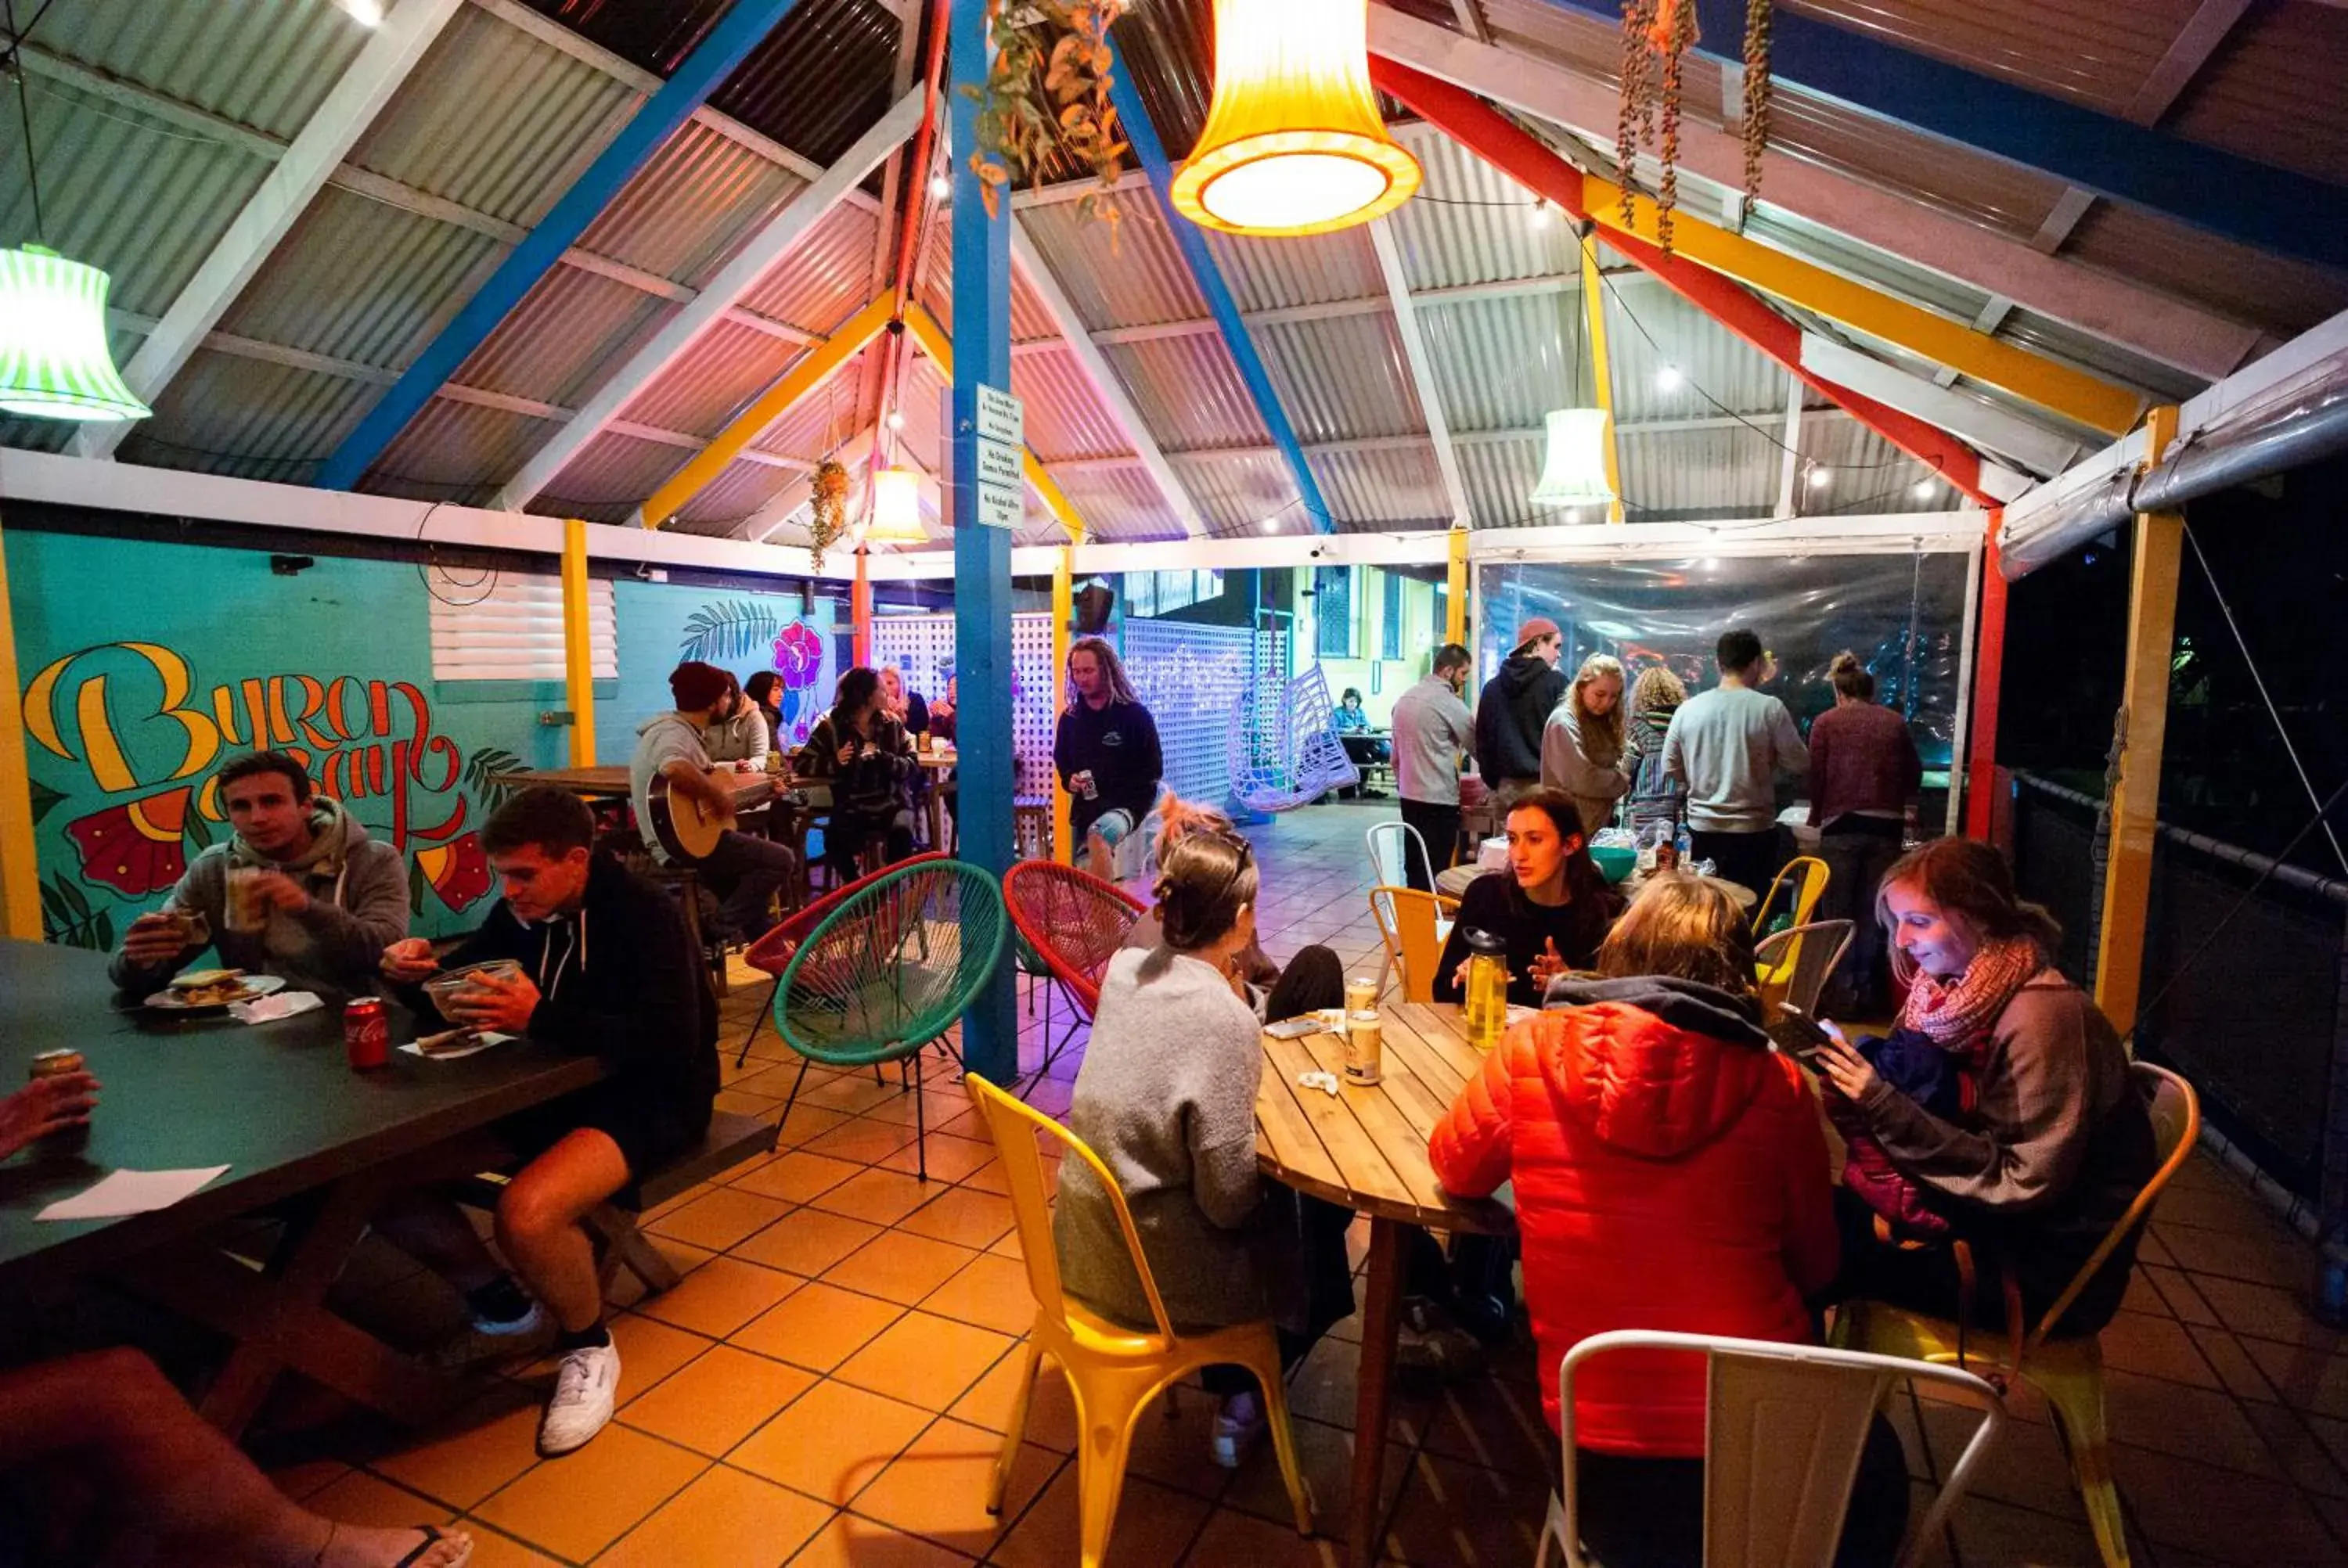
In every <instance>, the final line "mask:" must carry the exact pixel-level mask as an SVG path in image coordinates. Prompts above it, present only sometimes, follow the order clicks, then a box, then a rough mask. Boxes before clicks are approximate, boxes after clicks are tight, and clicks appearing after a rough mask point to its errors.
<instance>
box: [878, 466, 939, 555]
mask: <svg viewBox="0 0 2348 1568" xmlns="http://www.w3.org/2000/svg"><path fill="white" fill-rule="evenodd" d="M864 542H865V543H867V544H873V545H925V544H927V543H929V542H930V534H929V530H928V529H927V528H923V527H922V477H921V476H920V475H919V474H916V473H915V472H913V470H912V469H911V468H883V469H881V470H880V472H879V473H877V474H875V475H873V476H872V521H871V522H870V524H868V525H867V526H866V528H865V530H864Z"/></svg>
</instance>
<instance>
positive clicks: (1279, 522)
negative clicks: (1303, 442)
mask: <svg viewBox="0 0 2348 1568" xmlns="http://www.w3.org/2000/svg"><path fill="white" fill-rule="evenodd" d="M1167 461H1168V462H1169V463H1171V464H1172V465H1173V467H1174V472H1175V474H1176V476H1177V477H1179V478H1180V479H1181V481H1182V487H1183V488H1184V489H1186V490H1188V491H1189V492H1190V498H1191V499H1192V500H1194V501H1196V502H1197V503H1198V506H1199V511H1200V515H1201V516H1202V517H1204V518H1206V520H1207V528H1208V531H1209V532H1210V533H1213V534H1217V535H1222V536H1230V535H1236V534H1261V533H1264V532H1272V533H1291V534H1302V533H1310V532H1312V531H1313V524H1312V520H1311V518H1308V517H1306V516H1305V513H1304V508H1303V507H1302V506H1301V505H1299V504H1298V497H1297V490H1296V482H1295V480H1293V479H1292V478H1291V477H1289V473H1288V466H1287V465H1286V464H1284V463H1282V461H1281V460H1280V459H1279V458H1278V457H1276V456H1272V455H1271V454H1269V453H1263V452H1227V453H1220V454H1217V453H1210V452H1200V453H1194V454H1191V455H1189V456H1174V457H1169V458H1168V459H1167ZM1266 521H1270V522H1272V524H1273V525H1274V527H1273V528H1271V529H1269V530H1267V529H1266V528H1264V526H1263V525H1264V524H1265V522H1266Z"/></svg>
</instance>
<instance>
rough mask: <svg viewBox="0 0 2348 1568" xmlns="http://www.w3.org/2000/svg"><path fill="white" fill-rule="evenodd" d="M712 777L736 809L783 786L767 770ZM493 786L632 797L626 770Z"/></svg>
mask: <svg viewBox="0 0 2348 1568" xmlns="http://www.w3.org/2000/svg"><path fill="white" fill-rule="evenodd" d="M709 776H710V777H712V778H714V779H724V780H726V782H727V784H728V785H729V787H731V789H732V790H733V792H734V804H736V806H746V805H756V804H758V803H759V802H761V801H763V800H767V799H769V798H771V797H772V796H773V794H775V791H776V788H777V786H778V783H779V782H780V781H778V779H777V778H776V776H775V775H774V774H770V773H767V772H765V771H763V770H762V771H760V772H757V773H751V774H746V773H741V772H738V771H737V770H736V769H735V768H733V767H731V766H729V765H727V764H723V763H721V764H718V765H717V766H716V767H713V768H711V769H710V770H709ZM489 782H490V783H491V784H504V785H506V786H508V787H510V788H512V789H528V788H529V787H530V785H532V784H549V785H551V786H552V787H554V788H556V789H561V790H569V791H570V792H571V793H572V794H576V795H584V796H586V797H587V798H589V799H591V800H618V799H623V798H624V797H625V796H626V795H628V794H630V793H631V786H630V784H629V779H628V770H627V769H626V768H624V767H598V768H537V769H533V770H531V771H530V772H529V773H519V774H493V775H491V777H490V779H489Z"/></svg>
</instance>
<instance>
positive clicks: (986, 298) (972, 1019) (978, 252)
mask: <svg viewBox="0 0 2348 1568" xmlns="http://www.w3.org/2000/svg"><path fill="white" fill-rule="evenodd" d="M987 56H988V48H987V29H986V0H953V32H952V35H951V36H950V38H949V40H948V43H947V56H946V71H947V75H948V76H949V77H951V78H952V83H951V85H950V86H949V87H948V89H947V92H946V101H947V102H948V103H950V104H952V105H953V139H952V142H951V144H950V145H952V146H953V149H954V150H955V152H956V153H957V154H966V152H967V149H971V148H973V147H976V146H977V145H978V110H979V105H978V101H977V96H976V95H975V94H972V93H967V92H965V91H964V89H965V88H967V87H977V88H979V89H981V90H982V91H983V89H984V87H985V84H986V67H987ZM907 178H908V179H911V180H912V181H914V182H915V183H916V184H917V185H918V183H919V182H920V180H921V179H922V171H921V170H919V169H915V170H913V171H912V172H911V174H909V175H908V176H907ZM1008 207H1009V204H1008V202H1005V203H1004V210H1002V211H1000V212H998V213H997V214H995V215H994V216H989V215H988V213H987V210H986V202H985V199H984V198H983V196H982V195H981V194H980V187H979V180H978V177H977V176H976V175H975V174H973V173H972V172H971V169H970V160H969V159H968V157H967V156H958V157H957V158H956V159H955V160H954V167H953V307H954V308H953V362H954V377H953V428H952V430H951V431H950V432H949V433H948V434H949V436H950V438H951V440H952V441H953V462H952V465H951V477H950V491H949V497H948V499H949V505H950V509H951V514H952V516H953V535H954V670H955V672H956V673H957V674H958V675H960V676H961V678H962V713H961V716H960V718H959V719H957V720H956V724H957V726H958V727H957V729H956V731H955V743H956V744H957V745H959V746H960V747H961V754H962V858H963V859H964V860H966V861H968V862H969V863H970V864H972V865H973V866H981V867H983V868H984V869H985V870H987V871H989V872H992V873H993V874H994V876H996V877H997V878H1000V877H1001V876H1002V875H1003V874H1004V872H1005V871H1008V870H1009V869H1011V863H1012V860H1013V858H1014V856H1015V854H1016V845H1015V841H1014V835H1013V832H1012V818H1011V797H1012V794H1013V790H1014V778H1015V777H1016V774H1017V763H1016V759H1015V758H1014V753H1013V752H1012V746H1011V530H1009V529H1007V528H988V527H986V526H985V525H984V524H983V523H982V522H980V521H979V487H978V474H979V466H978V440H979V438H978V400H979V388H980V386H981V385H986V386H992V387H994V388H995V389H997V390H998V391H1002V392H1008V391H1010V390H1011V223H1012V218H1011V214H1010V212H1009V210H1008ZM962 1055H963V1063H964V1064H965V1065H966V1066H968V1067H969V1069H970V1070H971V1071H973V1072H976V1073H979V1074H981V1075H982V1076H983V1077H985V1078H986V1079H987V1080H989V1081H992V1082H994V1083H1000V1084H1004V1085H1006V1086H1007V1085H1009V1084H1010V1083H1011V1082H1012V1081H1014V1080H1015V1079H1016V1078H1017V1077H1018V1076H1019V1012H1018V1009H1017V1007H1016V1005H1015V1004H1014V999H1013V994H1012V948H1011V944H1010V943H1008V942H1006V943H1004V947H1003V965H1002V968H999V969H997V970H996V971H995V974H994V979H993V980H992V981H990V982H989V983H988V985H987V987H986V989H984V990H983V991H981V992H980V993H979V994H978V998H977V999H976V1000H975V1001H973V1003H972V1004H971V1008H970V1010H969V1011H968V1012H966V1013H964V1014H963V1020H962Z"/></svg>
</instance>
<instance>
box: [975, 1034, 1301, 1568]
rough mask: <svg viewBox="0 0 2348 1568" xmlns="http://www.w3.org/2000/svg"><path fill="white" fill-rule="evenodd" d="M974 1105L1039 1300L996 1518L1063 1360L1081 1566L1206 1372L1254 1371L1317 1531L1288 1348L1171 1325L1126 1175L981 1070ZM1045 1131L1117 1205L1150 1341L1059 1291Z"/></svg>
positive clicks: (1268, 1331)
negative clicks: (1148, 1450)
mask: <svg viewBox="0 0 2348 1568" xmlns="http://www.w3.org/2000/svg"><path fill="white" fill-rule="evenodd" d="M963 1082H964V1083H966V1084H967V1085H969V1088H970V1097H971V1099H972V1100H973V1102H976V1103H977V1106H978V1109H979V1113H980V1114H981V1115H983V1117H985V1119H986V1125H987V1130H988V1132H991V1133H993V1134H994V1147H995V1152H996V1153H998V1154H999V1155H1000V1156H1001V1157H1002V1162H1003V1174H1004V1179H1005V1181H1006V1182H1008V1184H1010V1187H1011V1210H1012V1214H1013V1217H1014V1219H1015V1220H1016V1221H1017V1222H1018V1226H1019V1250H1020V1251H1021V1253H1022V1254H1024V1255H1025V1259H1026V1264H1027V1287H1028V1289H1029V1290H1030V1291H1032V1292H1034V1294H1035V1328H1034V1329H1033V1330H1031V1331H1030V1332H1029V1334H1028V1336H1027V1358H1026V1364H1025V1367H1024V1368H1021V1371H1020V1375H1019V1392H1018V1394H1017V1396H1016V1398H1015V1399H1014V1402H1013V1404H1012V1407H1011V1419H1010V1421H1009V1423H1008V1424H1007V1425H1006V1427H1005V1429H1004V1436H1003V1456H1002V1458H1001V1459H999V1460H996V1461H995V1466H994V1479H993V1481H991V1482H990V1483H989V1484H988V1487H987V1492H986V1510H987V1512H989V1513H1000V1512H1003V1494H1004V1488H1005V1486H1006V1485H1007V1484H1008V1482H1009V1481H1010V1479H1011V1465H1012V1461H1013V1460H1015V1459H1017V1458H1018V1455H1019V1442H1020V1439H1021V1437H1022V1436H1023V1435H1024V1433H1025V1430H1026V1426H1027V1404H1028V1400H1029V1399H1030V1397H1031V1396H1032V1395H1033V1394H1034V1392H1035V1374H1036V1373H1037V1372H1038V1371H1039V1370H1040V1369H1041V1368H1042V1366H1043V1361H1044V1358H1045V1357H1046V1356H1049V1357H1051V1358H1052V1359H1053V1360H1055V1361H1056V1362H1058V1363H1059V1366H1060V1370H1061V1371H1062V1372H1063V1373H1065V1374H1066V1377H1067V1379H1068V1389H1069V1391H1070V1392H1071V1393H1072V1394H1073V1395H1074V1396H1075V1399H1076V1422H1077V1425H1078V1428H1079V1430H1080V1436H1079V1440H1078V1447H1077V1449H1076V1500H1077V1501H1076V1506H1077V1512H1078V1516H1079V1519H1080V1521H1081V1524H1080V1531H1079V1535H1078V1541H1079V1557H1078V1560H1079V1562H1080V1563H1081V1564H1082V1568H1098V1564H1099V1563H1100V1562H1101V1561H1102V1559H1103V1557H1104V1556H1105V1555H1106V1554H1107V1552H1108V1540H1109V1533H1110V1532H1111V1530H1112V1529H1113V1528H1114V1527H1115V1526H1116V1523H1117V1498H1118V1496H1119V1495H1120V1494H1121V1493H1122V1492H1123V1491H1124V1490H1125V1463H1126V1455H1127V1450H1128V1448H1129V1447H1130V1446H1131V1444H1132V1440H1133V1429H1134V1427H1135V1426H1136V1425H1137V1424H1138V1422H1139V1421H1140V1419H1141V1415H1142V1412H1143V1411H1145V1410H1147V1409H1148V1408H1149V1405H1150V1402H1151V1401H1152V1400H1154V1399H1157V1398H1158V1396H1159V1395H1160V1394H1162V1393H1164V1392H1165V1391H1166V1389H1167V1388H1168V1387H1169V1385H1171V1384H1172V1383H1173V1382H1174V1381H1175V1379H1176V1378H1180V1377H1182V1376H1183V1375H1184V1374H1185V1373H1188V1372H1190V1371H1193V1370H1195V1369H1197V1368H1200V1367H1211V1366H1220V1365H1230V1366H1237V1367H1244V1368H1247V1369H1248V1370H1249V1371H1251V1372H1252V1373H1254V1374H1255V1378H1256V1381H1257V1382H1258V1383H1260V1384H1262V1387H1263V1408H1264V1415H1265V1418H1266V1422H1267V1424H1268V1425H1269V1426H1270V1427H1271V1428H1272V1450H1273V1452H1274V1453H1275V1454H1276V1455H1278V1457H1279V1460H1280V1475H1281V1479H1282V1481H1285V1482H1287V1484H1288V1501H1289V1502H1290V1503H1291V1504H1292V1506H1293V1507H1294V1508H1295V1510H1296V1532H1297V1533H1298V1534H1300V1535H1309V1534H1311V1533H1312V1532H1313V1505H1312V1502H1311V1501H1310V1500H1309V1499H1308V1498H1307V1497H1306V1495H1305V1491H1304V1477H1303V1472H1301V1471H1299V1470H1298V1469H1297V1468H1296V1441H1295V1438H1294V1436H1293V1435H1292V1433H1291V1431H1290V1430H1289V1425H1288V1385H1287V1384H1286V1382H1285V1381H1283V1380H1282V1377H1281V1371H1280V1341H1279V1339H1278V1338H1277V1337H1275V1336H1274V1335H1273V1333H1272V1325H1271V1324H1270V1323H1269V1322H1263V1323H1241V1324H1237V1325H1234V1326H1233V1327H1229V1328H1219V1329H1216V1330H1214V1331H1213V1332H1211V1333H1207V1334H1177V1333H1176V1332H1175V1331H1174V1327H1173V1325H1172V1324H1171V1323H1170V1322H1169V1321H1168V1320H1167V1317H1166V1304H1165V1303H1164V1302H1163V1301H1161V1300H1160V1299H1159V1296H1158V1282H1157V1280H1156V1279H1154V1278H1152V1277H1151V1276H1150V1273H1149V1260H1148V1258H1147V1257H1145V1256H1144V1255H1142V1251H1141V1237H1140V1235H1139V1233H1138V1232H1137V1231H1136V1230H1135V1229H1134V1227H1133V1214H1132V1211H1131V1210H1129V1209H1128V1208H1127V1206H1126V1202H1125V1194H1123V1193H1122V1192H1120V1191H1119V1190H1118V1188H1117V1178H1116V1177H1115V1176H1113V1175H1111V1174H1110V1173H1109V1169H1108V1167H1107V1165H1105V1164H1103V1163H1101V1161H1100V1157H1099V1156H1098V1155H1097V1154H1095V1153H1093V1152H1092V1151H1091V1150H1090V1149H1088V1148H1086V1146H1085V1143H1084V1140H1083V1139H1081V1138H1078V1137H1077V1136H1076V1134H1075V1133H1074V1132H1069V1131H1068V1130H1067V1129H1066V1127H1063V1126H1061V1125H1060V1124H1059V1123H1058V1122H1055V1121H1053V1120H1052V1119H1051V1118H1050V1117H1048V1116H1045V1115H1044V1114H1042V1113H1041V1112H1035V1111H1031V1110H1029V1109H1028V1108H1027V1107H1026V1106H1025V1105H1023V1104H1021V1103H1020V1102H1018V1101H1016V1100H1014V1099H1013V1098H1012V1097H1011V1096H1010V1095H1008V1094H1005V1093H1004V1091H1002V1090H1000V1089H998V1088H996V1087H995V1086H994V1084H992V1083H989V1082H988V1081H986V1080H985V1079H983V1078H981V1077H980V1076H978V1074H976V1073H974V1072H973V1073H972V1074H970V1075H969V1076H968V1077H967V1078H965V1079H964V1080H963ZM1038 1133H1045V1134H1047V1135H1049V1136H1051V1137H1054V1138H1056V1139H1058V1140H1059V1141H1060V1142H1061V1143H1063V1144H1065V1145H1066V1147H1067V1152H1068V1154H1069V1155H1070V1156H1073V1157H1074V1158H1076V1159H1079V1160H1082V1161H1084V1162H1085V1163H1086V1164H1087V1165H1089V1166H1090V1167H1091V1168H1092V1173H1093V1175H1094V1177H1095V1179H1097V1181H1098V1182H1099V1183H1100V1184H1101V1188H1102V1190H1103V1191H1104V1192H1106V1193H1107V1194H1109V1197H1110V1199H1111V1201H1112V1202H1114V1203H1115V1204H1116V1205H1117V1226H1118V1228H1119V1229H1120V1230H1122V1231H1123V1232H1124V1233H1125V1246H1126V1252H1127V1254H1128V1255H1129V1256H1130V1257H1131V1259H1132V1261H1133V1270H1134V1273H1135V1274H1137V1275H1138V1276H1140V1278H1141V1289H1142V1294H1143V1295H1145V1296H1148V1298H1149V1315H1150V1317H1152V1318H1153V1319H1154V1320H1155V1321H1156V1323H1157V1325H1158V1327H1157V1329H1156V1330H1155V1331H1154V1332H1149V1333H1142V1332H1138V1331H1136V1330H1134V1329H1131V1328H1128V1327H1123V1326H1122V1325H1120V1324H1116V1323H1111V1322H1109V1321H1107V1319H1105V1318H1102V1317H1097V1316H1095V1315H1094V1314H1092V1313H1090V1312H1087V1311H1086V1310H1085V1308H1084V1307H1081V1306H1079V1305H1078V1304H1077V1303H1076V1302H1074V1301H1071V1300H1070V1299H1068V1297H1067V1296H1066V1293H1065V1292H1064V1291H1063V1290H1062V1289H1061V1287H1060V1266H1059V1262H1058V1259H1057V1255H1056V1254H1055V1253H1054V1251H1053V1249H1052V1214H1051V1194H1049V1193H1047V1192H1046V1191H1045V1186H1044V1161H1043V1157H1042V1156H1041V1155H1040V1154H1038V1153H1036V1150H1035V1137H1036V1134H1038Z"/></svg>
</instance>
